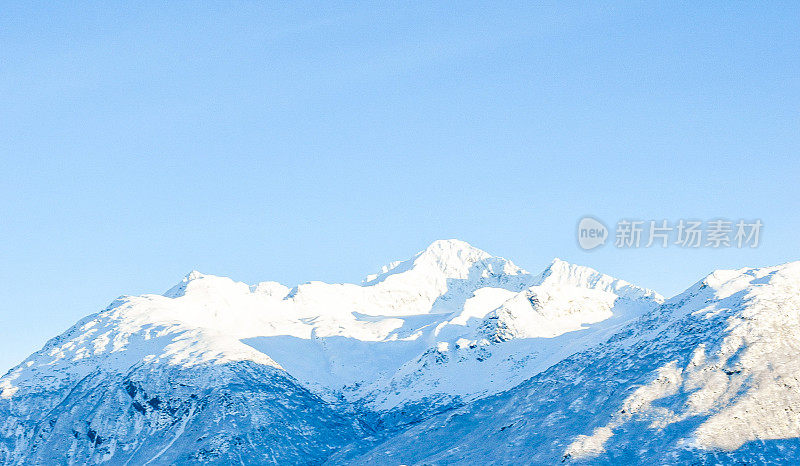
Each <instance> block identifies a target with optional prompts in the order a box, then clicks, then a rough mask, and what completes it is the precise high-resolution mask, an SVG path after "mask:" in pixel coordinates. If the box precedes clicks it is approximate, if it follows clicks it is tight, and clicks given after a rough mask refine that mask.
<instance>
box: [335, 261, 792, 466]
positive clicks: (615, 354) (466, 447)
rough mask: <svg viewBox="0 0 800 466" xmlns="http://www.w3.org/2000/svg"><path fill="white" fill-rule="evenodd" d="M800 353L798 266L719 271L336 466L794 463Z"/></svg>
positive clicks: (359, 449) (352, 452)
mask: <svg viewBox="0 0 800 466" xmlns="http://www.w3.org/2000/svg"><path fill="white" fill-rule="evenodd" d="M798 354H800V262H795V263H791V264H787V265H784V266H780V267H773V268H765V269H742V270H737V271H720V272H715V273H714V274H712V275H710V276H708V277H707V278H706V279H704V280H703V281H701V282H699V283H698V284H696V285H694V286H693V287H691V288H689V289H688V290H687V291H686V292H684V293H682V294H681V295H678V296H676V297H675V298H673V299H670V300H668V301H667V302H665V303H664V304H663V305H661V306H659V307H658V308H656V309H654V310H652V311H651V312H649V313H647V314H646V315H644V316H643V317H642V318H640V319H638V320H636V321H634V322H632V323H631V324H630V325H629V326H627V327H625V328H624V329H623V330H622V331H621V332H618V333H616V334H615V335H614V336H613V337H611V338H610V339H609V340H607V341H606V342H604V343H602V344H599V345H596V346H594V347H592V348H590V349H588V350H586V351H583V352H581V353H578V354H575V355H573V356H571V357H568V358H566V359H564V360H562V361H561V362H559V363H557V364H555V365H553V366H552V367H550V368H549V369H547V370H546V371H544V372H542V373H540V374H538V375H536V376H534V377H532V378H531V379H530V380H528V381H526V382H524V383H522V384H520V385H518V386H517V387H515V388H513V389H511V390H509V391H507V392H504V393H500V394H497V395H494V396H491V397H487V398H484V399H481V400H478V401H476V402H474V403H471V404H468V405H466V406H463V407H460V408H458V409H454V410H451V411H448V412H446V413H442V414H439V415H436V416H433V417H431V418H429V419H427V420H424V421H422V422H420V423H418V424H416V425H414V426H412V427H410V428H408V429H406V430H405V431H403V432H400V433H397V432H393V433H392V434H391V435H388V436H386V437H385V438H381V439H377V440H376V441H375V443H373V444H372V445H368V444H366V443H364V442H360V443H358V444H355V445H351V446H350V447H348V448H345V449H343V450H342V451H340V452H338V453H337V454H336V455H335V456H334V457H332V459H331V460H330V462H331V463H334V464H335V463H338V462H341V461H344V460H347V461H348V462H352V463H355V464H387V463H388V464H399V463H406V464H416V463H426V464H443V463H448V464H449V463H476V462H480V463H484V462H485V463H489V464H498V463H517V462H525V463H543V464H552V463H556V462H562V461H564V462H577V463H581V462H592V463H593V464H597V463H600V464H620V463H631V462H634V463H643V462H654V463H657V464H674V463H675V462H690V463H705V462H715V463H716V462H779V463H780V462H785V463H791V462H792V461H793V460H792V458H795V459H796V458H797V457H798V455H799V454H800V440H798V437H799V436H800V415H799V414H798V413H800V381H798V377H800V371H798V369H800V367H798V364H799V363H798V357H797V356H798Z"/></svg>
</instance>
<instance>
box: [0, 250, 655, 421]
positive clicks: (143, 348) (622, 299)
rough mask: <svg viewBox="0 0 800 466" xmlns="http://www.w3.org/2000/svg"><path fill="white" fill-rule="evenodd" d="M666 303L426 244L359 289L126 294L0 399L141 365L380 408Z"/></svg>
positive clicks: (196, 287)
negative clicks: (266, 375)
mask: <svg viewBox="0 0 800 466" xmlns="http://www.w3.org/2000/svg"><path fill="white" fill-rule="evenodd" d="M661 301H663V299H662V298H661V297H660V296H659V295H658V294H656V293H655V292H653V291H650V290H646V289H643V288H639V287H636V286H634V285H631V284H629V283H627V282H624V281H622V280H618V279H615V278H613V277H609V276H607V275H603V274H601V273H599V272H597V271H594V270H592V269H590V268H587V267H581V266H576V265H572V264H569V263H567V262H564V261H561V260H559V259H556V260H554V261H553V263H552V264H551V265H550V266H549V267H547V269H545V270H544V271H543V272H542V273H540V274H538V275H532V274H530V273H528V272H526V271H525V270H523V269H521V268H520V267H518V266H516V265H515V264H513V263H512V262H511V261H509V260H506V259H503V258H500V257H494V256H492V255H490V254H488V253H486V252H484V251H482V250H480V249H477V248H474V247H472V246H470V245H469V244H467V243H465V242H463V241H458V240H441V241H435V242H434V243H432V244H431V245H430V246H429V247H428V248H427V249H425V250H424V251H421V252H420V253H418V254H416V255H415V256H414V257H413V258H411V259H409V260H406V261H398V262H395V263H393V264H391V265H389V266H387V267H384V268H383V269H382V271H381V273H379V274H377V275H372V276H369V277H368V278H367V279H366V280H365V281H364V283H363V284H361V285H356V284H328V283H322V282H310V283H305V284H302V285H299V286H296V287H294V288H292V289H289V288H288V287H286V286H283V285H281V284H279V283H276V282H261V283H258V284H256V285H247V284H244V283H241V282H236V281H233V280H231V279H229V278H225V277H217V276H214V275H206V274H202V273H200V272H197V271H193V272H191V273H189V274H188V275H187V276H186V277H185V278H184V279H183V280H182V281H181V282H180V283H178V284H177V285H175V286H174V287H172V288H171V289H170V290H168V291H167V292H166V293H164V294H163V295H144V296H123V297H121V298H119V299H118V300H117V301H115V302H114V303H113V304H112V305H111V306H109V307H108V308H107V309H105V310H104V311H101V312H99V313H97V314H95V315H92V316H89V317H87V318H85V319H83V320H82V321H80V322H79V323H78V324H76V325H75V326H74V327H73V328H71V329H70V330H68V331H67V332H65V333H64V334H63V335H61V336H60V337H58V338H56V339H54V340H52V341H51V342H49V343H48V344H47V345H46V346H45V348H44V349H42V350H41V351H39V352H37V353H35V354H34V355H32V356H31V357H29V358H28V359H26V360H25V361H24V362H23V363H22V364H20V365H19V366H17V367H16V368H14V369H12V370H11V371H10V372H9V373H8V374H7V375H6V376H5V377H3V378H2V379H0V396H2V397H6V398H9V397H12V396H14V394H15V393H19V391H20V390H22V391H24V390H26V388H28V387H32V386H37V387H38V389H43V388H45V387H47V386H52V387H55V386H58V385H60V384H62V383H66V382H68V381H70V380H73V381H74V380H80V379H81V378H82V377H84V376H85V375H86V374H88V373H90V372H91V371H93V370H95V369H96V368H98V367H100V368H102V369H103V370H106V371H110V372H119V373H123V372H126V371H127V370H129V368H130V367H132V366H134V365H136V364H138V363H140V362H142V361H144V362H146V363H148V364H160V363H165V364H170V365H179V366H182V367H191V366H193V365H197V364H202V363H209V362H211V363H215V364H221V363H225V362H231V361H245V360H246V361H253V362H256V363H259V364H264V365H269V366H273V367H277V368H280V369H283V370H285V371H286V372H288V373H289V374H290V375H291V376H292V377H294V378H296V379H297V380H299V381H300V382H301V383H303V384H304V385H306V386H307V387H308V388H310V389H312V390H313V391H315V392H317V393H319V394H320V395H323V396H325V397H337V396H344V397H345V398H346V399H348V400H350V401H356V400H363V402H365V403H367V405H369V406H370V407H371V408H372V409H376V410H388V409H391V408H394V407H397V406H399V405H402V404H404V403H409V402H416V401H420V400H423V399H428V400H430V399H437V400H441V401H442V402H446V401H449V400H452V399H461V400H469V399H473V398H475V397H479V396H485V395H487V394H491V393H495V392H497V391H501V390H505V389H507V388H510V387H512V386H514V385H515V384H517V383H519V382H521V381H522V380H525V379H526V378H528V377H530V376H531V375H533V374H535V373H536V372H538V371H540V370H542V369H544V368H546V367H548V365H550V364H552V363H554V362H555V361H557V360H559V359H560V358H563V357H564V356H565V355H568V354H569V353H570V352H574V351H578V350H580V349H581V348H584V347H586V346H587V345H590V344H591V343H592V342H593V341H595V340H596V339H597V338H602V337H603V336H607V334H608V332H609V330H610V329H613V328H616V327H618V326H619V325H622V324H623V323H624V322H626V321H628V320H630V319H631V318H635V317H637V316H638V315H641V314H642V313H643V312H646V311H647V310H649V309H651V308H652V307H654V306H655V305H657V304H658V303H659V302H661Z"/></svg>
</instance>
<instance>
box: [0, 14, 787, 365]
mask: <svg viewBox="0 0 800 466" xmlns="http://www.w3.org/2000/svg"><path fill="white" fill-rule="evenodd" d="M23 3H24V4H23ZM287 3H288V2H287ZM503 3H504V5H503V6H502V7H501V6H498V5H492V4H490V3H485V4H476V3H471V2H457V3H453V2H445V4H440V5H433V4H430V3H428V2H404V3H403V4H402V6H399V7H393V8H384V7H381V6H378V4H377V3H372V4H348V5H339V6H333V5H332V4H331V2H320V3H292V4H291V5H286V4H282V3H281V4H279V3H277V2H276V3H272V2H266V3H262V2H221V3H214V2H172V3H171V4H169V5H163V4H161V2H136V3H130V2H94V3H86V4H82V3H74V2H57V3H53V2H41V3H38V4H37V3H33V2H20V3H17V2H4V3H3V5H2V7H1V8H0V195H1V196H2V203H0V240H1V241H0V295H1V296H2V297H1V298H0V371H5V369H7V368H9V367H10V366H11V365H12V364H15V363H17V362H19V361H21V360H22V359H23V358H24V357H25V356H26V355H28V354H29V353H31V352H32V351H34V350H36V349H38V348H40V347H41V346H42V344H43V343H44V342H45V341H46V340H47V339H48V338H50V337H53V336H55V335H57V334H59V333H61V332H62V331H64V330H65V329H66V328H68V327H69V326H70V325H72V324H73V323H74V322H75V321H76V320H77V319H79V318H80V317H82V316H84V315H87V314H90V313H93V312H96V311H98V310H100V309H102V308H103V307H105V306H106V305H107V304H108V303H109V302H111V301H112V300H113V299H114V298H115V297H116V296H118V295H121V294H141V293H151V292H157V293H161V292H163V291H165V290H166V289H168V288H169V287H170V286H172V285H173V284H174V283H176V282H178V281H179V280H180V279H181V277H182V276H183V275H184V274H186V273H187V272H189V271H190V270H192V269H198V270H200V271H202V272H204V273H211V274H217V275H226V276H230V277H232V278H234V279H237V280H241V281H245V282H248V283H254V282H258V281H261V280H277V281H280V282H282V283H284V284H287V285H290V286H291V285H294V284H297V283H301V282H305V281H309V280H323V281H329V282H341V281H350V282H353V281H354V282H359V281H360V280H361V278H363V276H364V275H366V274H369V273H372V272H374V271H375V270H376V269H377V268H378V267H379V266H380V265H382V264H384V263H387V262H390V261H392V260H395V259H404V258H408V257H410V256H411V255H412V254H413V253H415V252H416V251H418V250H420V249H423V248H425V247H426V246H427V245H428V244H429V243H430V242H431V241H433V240H435V239H440V238H459V239H463V240H465V241H468V242H470V243H472V244H473V245H475V246H477V247H480V248H482V249H485V250H487V251H489V252H491V253H494V254H497V255H501V256H504V257H508V258H511V259H512V260H514V261H515V262H516V263H518V264H519V265H521V266H522V267H525V268H527V269H529V270H531V271H539V270H540V269H542V268H544V267H545V266H546V265H547V263H549V261H550V260H551V259H552V258H553V257H555V256H558V257H561V258H562V259H565V260H568V261H571V262H575V263H578V264H583V265H588V266H592V267H594V268H596V269H599V270H601V271H603V272H605V273H609V274H611V275H615V276H619V277H621V278H625V279H627V280H629V281H632V282H635V283H637V284H640V285H643V286H647V287H650V288H653V289H656V290H657V291H660V292H661V293H663V294H666V295H672V294H674V293H676V292H679V291H681V290H682V289H684V288H686V287H688V286H689V285H690V284H691V283H693V282H695V281H696V280H698V279H700V278H701V277H702V276H704V275H705V274H707V273H708V272H710V271H712V270H714V269H717V268H738V267H743V266H761V265H774V264H778V263H783V262H787V261H791V260H798V259H800V254H799V251H800V248H798V231H800V216H798V212H797V210H798V199H799V198H800V188H798V179H800V159H799V158H798V150H799V149H800V53H799V51H800V34H798V32H797V27H798V24H800V4H798V3H797V2H769V3H765V2H728V1H726V2H695V3H702V5H692V4H691V2H690V3H685V2H683V3H673V2H658V3H655V2H646V3H630V2H624V3H605V2H588V3H586V4H582V5H579V4H571V5H570V6H565V5H562V4H561V3H562V2H554V5H550V6H531V5H530V4H529V3H532V2H520V3H509V2H503ZM556 5H557V6H556ZM586 214H591V215H594V216H596V217H598V218H600V219H603V220H605V221H606V222H607V223H609V224H614V223H615V222H616V221H617V220H618V219H620V218H623V217H630V218H640V219H661V218H667V219H672V220H676V219H679V218H699V219H711V218H716V217H728V218H732V219H738V218H746V219H754V218H760V219H762V221H763V222H764V225H765V227H764V231H763V237H762V241H761V246H760V247H759V248H756V249H741V250H740V249H707V248H701V249H696V250H685V249H680V248H677V247H670V248H667V249H664V250H662V249H633V250H620V249H616V248H614V247H613V246H611V247H610V246H606V247H603V248H600V249H598V250H595V251H591V252H586V251H583V250H581V249H579V248H578V246H577V242H576V239H575V226H576V223H577V221H578V219H579V218H580V217H582V216H583V215H586ZM609 227H613V225H609Z"/></svg>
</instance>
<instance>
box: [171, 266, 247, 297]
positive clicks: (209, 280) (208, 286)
mask: <svg viewBox="0 0 800 466" xmlns="http://www.w3.org/2000/svg"><path fill="white" fill-rule="evenodd" d="M232 288H237V289H239V290H244V289H245V288H246V289H247V290H249V289H250V287H249V286H247V285H245V284H244V283H240V282H236V281H233V280H231V279H230V278H228V277H219V276H216V275H209V274H204V273H201V272H199V271H197V270H192V271H191V272H189V273H187V274H186V275H185V276H184V277H183V279H182V280H181V281H180V282H179V283H178V284H177V285H175V286H173V287H172V288H170V289H169V290H167V292H166V293H164V295H163V296H166V297H167V298H180V297H181V296H185V295H186V294H188V293H189V292H190V291H191V292H196V291H202V292H203V293H204V294H208V293H209V292H211V291H213V290H229V289H232Z"/></svg>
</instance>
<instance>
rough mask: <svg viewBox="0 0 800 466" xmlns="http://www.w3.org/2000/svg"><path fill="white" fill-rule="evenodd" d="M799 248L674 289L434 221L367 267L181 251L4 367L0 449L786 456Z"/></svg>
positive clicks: (472, 456)
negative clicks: (233, 262) (296, 271)
mask: <svg viewBox="0 0 800 466" xmlns="http://www.w3.org/2000/svg"><path fill="white" fill-rule="evenodd" d="M799 300H800V263H792V264H787V265H784V266H780V267H773V268H765V269H742V270H737V271H719V272H715V273H714V274H711V275H709V276H708V277H706V278H705V279H704V280H702V281H701V282H699V283H697V284H695V285H694V286H692V287H690V288H689V289H688V290H687V291H686V292H684V293H682V294H681V295H678V296H676V297H674V298H672V299H670V300H667V301H664V299H663V298H662V297H661V296H659V295H658V294H657V293H655V292H653V291H651V290H647V289H644V288H640V287H637V286H635V285H632V284H630V283H628V282H625V281H623V280H619V279H616V278H614V277H609V276H607V275H604V274H601V273H599V272H597V271H595V270H592V269H589V268H587V267H581V266H577V265H573V264H569V263H566V262H564V261H561V260H558V259H556V260H554V261H553V263H552V264H550V265H549V266H548V267H547V268H546V269H545V270H543V271H542V272H541V273H539V274H535V275H534V274H530V273H528V272H526V271H525V270H523V269H521V268H519V267H517V266H516V265H514V264H513V263H512V262H511V261H508V260H506V259H503V258H499V257H494V256H491V255H490V254H488V253H486V252H484V251H481V250H479V249H476V248H474V247H472V246H470V245H468V244H466V243H464V242H461V241H457V240H446V241H437V242H434V243H433V244H432V245H431V246H429V247H428V248H426V249H425V250H423V251H421V252H420V253H418V254H417V255H415V256H414V257H413V258H411V259H409V260H407V261H399V262H396V263H393V264H391V265H390V266H387V267H384V268H383V269H382V270H381V272H380V273H379V274H376V275H374V276H370V277H368V278H367V279H366V280H365V281H364V283H363V284H361V285H354V284H327V283H320V282H311V283H306V284H302V285H299V286H296V287H293V288H289V287H286V286H283V285H281V284H278V283H275V282H262V283H259V284H256V285H252V286H250V285H247V284H244V283H239V282H235V281H233V280H230V279H228V278H224V277H215V276H212V275H204V274H201V273H199V272H192V273H190V274H189V275H187V276H186V277H185V278H184V279H183V280H182V281H181V282H180V283H178V284H177V285H176V286H174V287H172V288H171V289H170V290H169V291H167V292H166V293H164V295H144V296H123V297H121V298H119V299H118V300H116V301H115V302H114V303H112V304H111V305H110V306H109V307H108V308H106V309H104V310H103V311H101V312H99V313H96V314H93V315H90V316H88V317H86V318H84V319H82V320H81V321H79V322H78V323H77V324H76V325H75V326H73V327H72V328H71V329H69V330H68V331H66V332H65V333H64V334H62V335H60V336H59V337H56V338H54V339H53V340H51V341H50V342H48V343H47V344H46V345H45V346H44V348H43V349H42V350H40V351H38V352H37V353H34V354H33V355H31V356H30V357H29V358H27V359H26V360H25V361H23V363H22V364H20V365H19V366H17V367H16V368H14V369H12V370H11V371H10V372H9V373H8V374H6V375H5V376H3V377H1V378H0V420H2V421H0V462H2V463H11V464H23V463H24V464H27V463H103V462H111V463H114V464H116V463H122V464H125V463H130V464H172V463H187V462H191V463H194V462H220V463H225V464H227V463H233V462H237V463H238V462H243V463H253V464H265V463H266V464H285V463H302V464H320V463H322V462H325V461H328V462H329V463H330V464H341V463H355V464H400V463H408V464H414V463H426V464H427V463H432V464H440V463H476V462H486V463H518V462H525V463H530V462H535V463H546V464H552V463H554V462H561V461H564V462H587V461H588V462H599V463H614V464H616V463H619V462H644V461H647V462H662V463H666V462H674V461H679V460H686V461H691V462H701V463H702V462H707V461H714V460H730V461H763V460H770V461H779V460H780V459H782V458H784V455H787V454H788V455H795V456H796V455H797V454H800V450H798V443H797V442H798V440H797V438H798V437H800V416H798V415H797V413H800V382H798V379H797V377H798V375H797V374H800V371H798V369H800V367H798V364H800V363H798V362H797V361H798V358H797V356H798V355H800V352H799V350H800V301H799Z"/></svg>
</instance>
